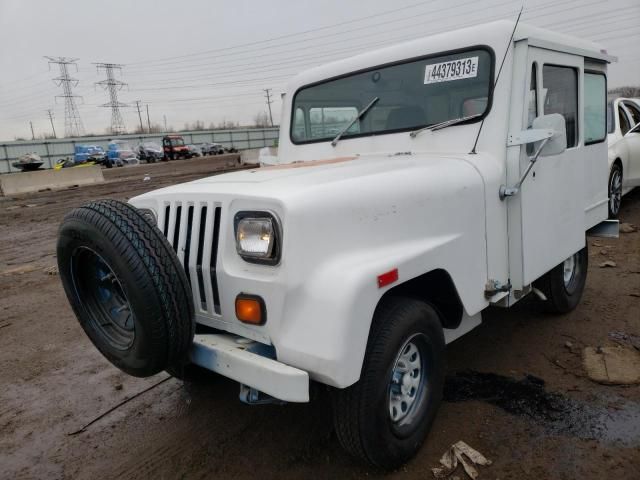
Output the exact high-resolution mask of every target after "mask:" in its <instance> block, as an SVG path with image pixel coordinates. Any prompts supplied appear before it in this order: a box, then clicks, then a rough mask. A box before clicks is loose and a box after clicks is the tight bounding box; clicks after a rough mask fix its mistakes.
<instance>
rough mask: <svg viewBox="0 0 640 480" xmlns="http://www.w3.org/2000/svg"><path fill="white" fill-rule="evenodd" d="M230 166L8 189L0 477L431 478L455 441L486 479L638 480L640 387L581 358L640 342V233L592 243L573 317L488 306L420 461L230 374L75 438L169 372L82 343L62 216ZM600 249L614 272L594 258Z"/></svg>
mask: <svg viewBox="0 0 640 480" xmlns="http://www.w3.org/2000/svg"><path fill="white" fill-rule="evenodd" d="M232 163H233V160H229V159H227V158H216V159H198V160H192V161H184V162H170V163H169V164H156V165H149V166H146V165H143V166H140V167H131V168H127V169H118V170H113V171H105V177H106V179H107V182H106V183H104V184H101V185H98V186H90V187H84V188H75V189H67V190H63V191H57V192H40V193H37V194H33V195H28V196H20V197H15V198H8V199H6V198H0V239H1V242H2V244H1V248H0V292H1V293H0V478H12V479H13V478H91V479H95V478H100V479H106V478H157V479H164V478H167V479H173V478H238V479H244V478H247V479H253V478H256V477H258V478H263V479H270V478H273V479H276V478H278V479H280V478H292V479H293V478H296V479H297V478H327V479H329V478H330V479H339V478H362V477H369V478H377V477H383V476H384V477H388V478H407V479H429V478H433V477H432V475H431V472H430V468H431V467H434V466H436V465H437V462H438V459H439V457H440V456H441V455H442V453H443V452H444V451H445V450H446V449H447V447H448V446H449V445H450V444H452V443H453V442H456V441H457V440H464V441H465V442H467V443H469V444H470V445H471V446H473V447H474V448H476V449H478V450H479V451H480V452H482V453H483V454H485V455H486V456H487V457H488V458H489V459H491V460H493V465H491V466H489V467H482V468H481V473H480V478H481V479H496V478H500V479H542V478H549V479H578V478H579V479H602V478H612V479H613V478H615V479H616V480H621V479H634V480H637V479H638V478H640V387H638V386H634V387H620V386H604V385H599V384H595V383H593V382H591V381H590V380H589V379H588V378H586V377H585V373H584V371H583V369H582V365H581V360H580V355H581V350H582V348H583V347H585V346H590V345H591V346H599V345H601V346H604V345H612V344H614V343H613V341H612V340H611V339H610V338H609V337H608V334H609V332H611V331H623V332H626V333H630V334H636V335H640V233H639V232H635V233H628V234H622V235H621V236H620V238H619V239H617V240H615V239H611V240H603V239H597V240H596V239H591V240H590V241H589V245H590V257H589V259H590V267H589V278H588V281H587V286H586V291H585V295H584V298H583V301H582V303H581V304H580V306H579V307H578V308H577V309H576V310H575V311H574V312H572V313H570V314H568V315H564V316H549V315H547V314H545V313H543V312H542V311H541V310H540V308H539V306H538V305H537V304H536V303H535V302H534V301H533V300H526V301H523V302H521V304H519V305H518V306H517V307H516V308H514V309H511V310H500V309H490V310H489V311H487V312H486V314H485V315H484V323H483V325H482V326H481V327H479V328H477V329H476V330H475V331H473V332H472V333H470V334H468V335H466V336H465V337H463V338H462V339H460V340H458V341H456V342H454V343H453V344H451V345H450V346H449V347H448V353H447V355H448V368H449V375H450V376H449V380H448V383H447V389H446V395H447V399H448V400H447V401H445V402H444V403H443V405H442V407H441V409H440V412H439V414H438V417H437V419H436V422H435V424H434V427H433V430H432V431H431V434H430V436H429V438H428V439H427V441H426V443H425V445H424V446H423V447H422V449H421V450H420V452H419V453H418V455H417V457H416V458H415V459H414V460H412V461H411V462H410V463H409V464H407V465H406V466H405V467H403V468H401V469H400V470H398V471H396V472H392V473H390V474H383V473H382V472H378V471H375V470H372V469H370V468H368V467H365V466H363V465H361V464H359V463H358V462H356V461H354V460H352V459H351V458H350V457H348V456H347V455H345V454H344V453H343V452H342V450H341V449H340V447H339V445H338V442H337V439H336V437H335V434H334V433H333V431H332V428H331V422H330V415H331V412H330V408H329V406H328V402H327V400H326V396H325V395H322V394H321V395H320V396H319V398H318V399H316V400H314V401H313V402H312V403H310V404H306V405H286V406H247V405H244V404H242V403H240V402H239V401H238V387H237V385H236V384H234V383H233V382H231V381H228V380H226V379H224V378H221V377H217V376H215V375H211V376H209V378H208V379H207V380H208V381H207V382H205V383H203V384H183V383H182V382H180V381H177V380H175V379H172V378H169V379H167V380H166V381H164V382H163V383H161V384H159V385H157V386H156V387H154V388H152V389H150V390H149V391H147V392H145V393H143V394H142V395H139V396H138V397H136V398H135V399H133V400H131V401H130V402H128V403H126V404H125V405H124V406H122V407H119V408H117V409H115V410H114V411H113V412H111V413H109V414H108V415H106V416H105V417H104V418H102V419H101V420H99V421H97V422H96V423H94V424H92V425H91V426H89V427H88V428H87V429H86V430H85V431H84V432H82V433H78V434H75V435H70V434H71V433H72V432H74V431H77V430H78V429H80V428H81V427H82V426H83V425H85V424H87V423H88V422H90V421H91V420H92V419H94V418H95V417H97V416H98V415H99V414H101V413H103V412H105V411H108V410H109V409H110V408H112V407H114V406H115V405H117V404H118V403H119V402H121V401H122V400H125V399H127V398H129V397H132V396H134V395H136V394H138V393H139V392H141V391H143V390H145V389H146V388H148V387H150V386H152V385H154V384H156V383H157V382H159V381H161V380H163V379H165V378H166V377H167V375H166V374H161V375H158V376H156V377H154V378H149V379H144V380H142V379H136V378H132V377H128V376H126V375H124V374H122V373H120V372H119V371H118V370H117V369H116V368H114V367H112V366H111V365H110V364H109V363H108V362H107V361H106V360H104V359H103V357H102V356H101V355H100V354H99V353H98V352H97V350H96V349H95V348H94V347H93V346H92V345H91V344H90V342H89V340H88V339H87V338H86V336H85V335H84V333H83V332H82V331H81V329H80V327H79V326H78V324H77V321H76V319H75V317H74V315H73V314H72V312H71V309H70V307H69V305H68V303H67V300H66V299H65V297H64V293H63V291H62V287H61V285H60V281H59V278H58V277H57V276H56V275H55V274H54V275H50V274H49V273H48V267H52V266H54V265H55V257H54V251H55V236H56V229H57V226H58V223H59V222H60V220H61V219H62V217H63V215H64V214H65V212H67V211H68V210H69V209H71V208H73V207H74V206H77V205H80V204H82V203H83V202H85V201H87V200H90V199H95V198H105V197H110V198H117V199H126V198H129V197H131V196H133V195H136V194H139V193H142V192H144V191H147V190H150V189H153V188H157V187H159V186H165V185H168V184H173V183H178V182H182V181H186V180H190V179H195V178H199V177H202V176H205V175H208V174H210V172H211V171H212V170H214V169H215V168H222V167H225V166H226V165H227V164H229V165H230V164H232ZM146 174H149V176H150V177H151V180H150V181H147V182H143V177H144V176H145V175H146ZM636 190H640V189H636ZM623 204H624V206H623V209H622V213H621V218H622V220H623V221H626V222H630V223H632V224H636V225H640V191H636V192H632V193H631V194H629V195H628V196H627V197H625V200H624V202H623ZM607 259H610V260H613V261H614V262H616V264H617V266H616V267H613V268H600V267H599V266H598V265H599V264H600V263H602V262H603V261H604V260H607ZM567 342H569V343H567ZM466 370H472V371H471V372H465V371H466ZM477 372H482V373H484V374H487V373H489V374H495V375H483V374H479V373H477ZM526 375H529V377H525V376H526ZM541 381H544V384H542V383H541Z"/></svg>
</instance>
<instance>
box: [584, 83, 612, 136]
mask: <svg viewBox="0 0 640 480" xmlns="http://www.w3.org/2000/svg"><path fill="white" fill-rule="evenodd" d="M606 104H607V79H606V77H605V76H604V75H603V74H601V73H589V72H585V74H584V144H585V145H589V144H591V143H598V142H602V141H603V140H604V139H605V137H606V136H607V113H606V108H607V107H606Z"/></svg>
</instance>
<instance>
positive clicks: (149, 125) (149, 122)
mask: <svg viewBox="0 0 640 480" xmlns="http://www.w3.org/2000/svg"><path fill="white" fill-rule="evenodd" d="M147 126H148V127H149V133H151V119H150V118H149V104H148V103H147Z"/></svg>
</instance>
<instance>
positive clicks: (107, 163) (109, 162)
mask: <svg viewBox="0 0 640 480" xmlns="http://www.w3.org/2000/svg"><path fill="white" fill-rule="evenodd" d="M104 165H105V166H106V167H107V168H113V164H112V163H111V160H109V159H107V160H105V162H104Z"/></svg>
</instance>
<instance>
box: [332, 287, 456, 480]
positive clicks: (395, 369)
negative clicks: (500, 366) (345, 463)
mask: <svg viewBox="0 0 640 480" xmlns="http://www.w3.org/2000/svg"><path fill="white" fill-rule="evenodd" d="M444 347H445V344H444V334H443V331H442V326H441V323H440V319H439V317H438V314H437V313H436V312H435V310H434V309H433V308H432V307H431V306H429V305H428V304H426V303H424V302H421V301H419V300H415V299H411V298H404V297H392V298H389V299H387V300H384V301H383V303H382V304H381V305H380V306H379V307H378V309H377V310H376V313H375V315H374V320H373V324H372V327H371V333H370V335H369V341H368V344H367V350H366V353H365V358H364V364H363V367H362V372H361V375H360V380H359V381H358V382H357V383H355V384H354V385H352V386H350V387H348V388H345V389H342V390H335V391H334V392H333V408H334V423H335V429H336V433H337V435H338V438H339V440H340V443H341V444H342V446H343V447H344V448H345V449H346V450H347V451H348V452H349V453H350V454H352V455H354V456H355V457H358V458H360V459H362V460H364V461H365V462H367V463H370V464H371V465H374V466H376V467H380V468H384V469H393V468H397V467H399V466H400V465H402V464H403V463H405V462H406V461H407V460H409V459H410V458H411V457H412V456H413V455H415V453H416V452H417V451H418V449H419V448H420V446H421V445H422V442H423V441H424V439H425V437H426V436H427V433H428V432H429V429H430V427H431V423H432V422H433V419H434V417H435V415H436V412H437V410H438V406H439V405H440V401H441V399H442V389H443V384H444V372H445V368H444Z"/></svg>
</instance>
